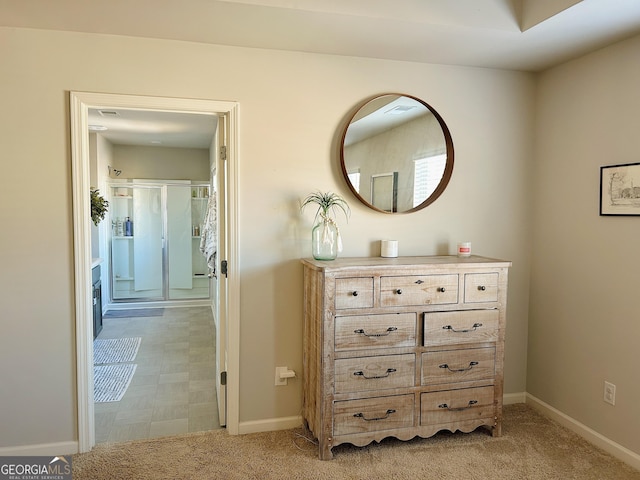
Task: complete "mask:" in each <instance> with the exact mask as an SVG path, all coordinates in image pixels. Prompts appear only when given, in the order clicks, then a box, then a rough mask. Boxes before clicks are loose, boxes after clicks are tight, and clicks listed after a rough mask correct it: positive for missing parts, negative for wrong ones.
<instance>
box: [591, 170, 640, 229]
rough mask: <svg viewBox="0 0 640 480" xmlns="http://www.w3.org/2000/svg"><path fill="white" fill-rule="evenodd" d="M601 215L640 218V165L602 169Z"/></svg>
mask: <svg viewBox="0 0 640 480" xmlns="http://www.w3.org/2000/svg"><path fill="white" fill-rule="evenodd" d="M600 215H601V216H611V215H613V216H640V163H626V164H622V165H606V166H603V167H600Z"/></svg>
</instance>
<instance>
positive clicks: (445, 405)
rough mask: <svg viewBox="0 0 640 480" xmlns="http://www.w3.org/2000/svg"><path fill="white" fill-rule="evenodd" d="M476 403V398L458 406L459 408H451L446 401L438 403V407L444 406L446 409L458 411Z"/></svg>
mask: <svg viewBox="0 0 640 480" xmlns="http://www.w3.org/2000/svg"><path fill="white" fill-rule="evenodd" d="M476 403H478V401H477V400H469V403H468V404H467V405H466V406H465V407H459V408H451V407H450V406H449V405H447V404H446V403H442V404H440V405H438V408H446V409H447V410H450V411H452V412H460V411H462V410H467V409H468V408H471V407H473V406H474V405H475V404H476Z"/></svg>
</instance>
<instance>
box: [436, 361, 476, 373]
mask: <svg viewBox="0 0 640 480" xmlns="http://www.w3.org/2000/svg"><path fill="white" fill-rule="evenodd" d="M476 365H478V362H469V366H468V367H464V368H451V367H450V366H449V364H447V363H443V364H442V365H438V367H440V368H446V369H447V370H449V371H450V372H454V373H455V372H466V371H467V370H471V369H472V368H473V367H475V366H476Z"/></svg>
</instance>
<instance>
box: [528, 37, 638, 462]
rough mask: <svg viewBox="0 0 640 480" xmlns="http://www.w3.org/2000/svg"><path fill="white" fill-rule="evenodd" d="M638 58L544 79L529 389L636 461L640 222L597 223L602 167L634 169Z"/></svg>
mask: <svg viewBox="0 0 640 480" xmlns="http://www.w3.org/2000/svg"><path fill="white" fill-rule="evenodd" d="M638 51H640V37H636V38H634V39H632V40H629V41H626V42H623V43H620V44H617V45H614V46H612V47H609V48H607V49H604V50H601V51H598V52H596V53H593V54H590V55H588V56H586V57H583V58H581V59H579V60H576V61H573V62H570V63H568V64H565V65H562V66H560V67H557V68H554V69H553V70H550V71H548V72H546V73H544V74H543V75H541V77H540V81H539V93H538V108H537V111H538V118H537V131H538V137H537V142H536V151H537V154H536V161H535V165H536V166H535V181H536V188H535V191H536V196H535V198H536V201H535V210H534V211H535V214H534V217H533V230H532V232H533V238H534V242H533V256H532V258H533V261H532V277H531V309H530V315H529V363H528V378H527V391H528V392H529V393H531V394H532V395H534V396H536V397H538V398H539V399H541V400H543V401H544V402H546V403H548V404H550V405H551V406H553V407H555V408H556V409H558V410H560V411H561V412H563V413H565V414H567V415H569V416H570V417H572V418H574V419H575V420H577V421H579V422H581V423H583V424H585V425H587V426H588V427H590V428H592V429H593V430H595V431H597V432H599V433H600V434H602V435H604V436H606V437H608V438H610V439H611V440H613V441H615V442H617V443H619V444H621V445H623V446H625V447H627V448H628V449H630V450H632V451H634V452H636V453H639V454H640V435H638V433H639V432H640V415H638V404H640V381H639V379H640V373H639V370H638V364H637V363H638V362H637V359H638V345H639V339H640V309H639V306H638V301H637V297H638V291H639V290H638V287H639V286H640V255H639V253H638V241H639V239H640V218H638V217H601V216H599V215H598V208H599V205H598V198H599V197H598V192H599V188H600V185H599V182H600V166H603V165H615V164H624V163H634V162H639V161H640V156H639V155H638V152H639V151H640V135H639V133H638V112H639V111H640V95H639V94H638V85H640V69H638ZM605 380H607V381H610V382H612V383H614V384H615V385H616V386H617V395H616V397H617V398H616V405H615V407H612V406H611V405H608V404H606V403H604V402H603V392H604V385H603V384H604V381H605Z"/></svg>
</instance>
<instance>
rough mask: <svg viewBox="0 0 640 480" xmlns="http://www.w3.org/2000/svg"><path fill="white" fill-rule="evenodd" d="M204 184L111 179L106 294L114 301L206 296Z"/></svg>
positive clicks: (163, 299) (207, 281)
mask: <svg viewBox="0 0 640 480" xmlns="http://www.w3.org/2000/svg"><path fill="white" fill-rule="evenodd" d="M208 198H209V185H208V184H205V183H199V184H197V183H193V182H190V181H153V182H151V181H141V180H133V181H127V182H123V183H116V184H112V186H111V195H110V216H111V226H112V228H111V239H110V243H111V261H110V267H111V275H110V277H111V299H112V301H113V302H114V303H115V302H143V301H169V300H184V299H206V298H209V296H210V291H209V285H210V281H209V277H208V273H209V272H208V267H207V263H206V260H205V258H204V256H203V255H202V253H201V252H200V234H201V232H202V229H203V222H204V219H205V214H206V209H207V201H208Z"/></svg>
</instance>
